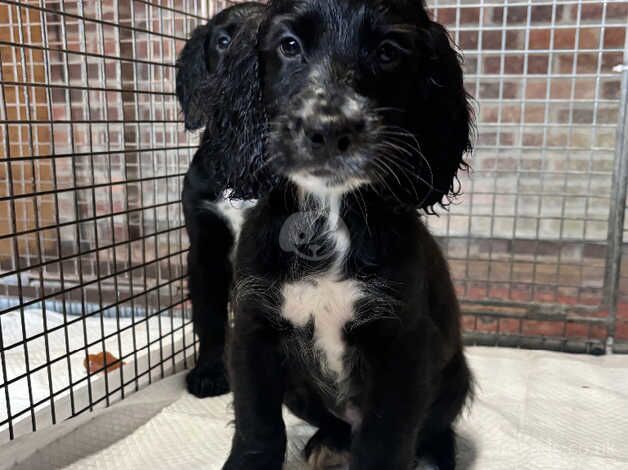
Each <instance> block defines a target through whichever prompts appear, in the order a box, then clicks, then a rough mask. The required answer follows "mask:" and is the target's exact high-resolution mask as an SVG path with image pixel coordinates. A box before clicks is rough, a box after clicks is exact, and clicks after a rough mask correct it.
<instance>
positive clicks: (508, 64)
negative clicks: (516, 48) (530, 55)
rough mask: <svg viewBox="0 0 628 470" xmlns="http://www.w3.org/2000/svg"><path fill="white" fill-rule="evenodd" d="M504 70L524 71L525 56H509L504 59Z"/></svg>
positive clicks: (509, 72) (515, 72)
mask: <svg viewBox="0 0 628 470" xmlns="http://www.w3.org/2000/svg"><path fill="white" fill-rule="evenodd" d="M504 72H506V73H507V74H521V73H523V57H521V56H507V57H506V59H505V61H504Z"/></svg>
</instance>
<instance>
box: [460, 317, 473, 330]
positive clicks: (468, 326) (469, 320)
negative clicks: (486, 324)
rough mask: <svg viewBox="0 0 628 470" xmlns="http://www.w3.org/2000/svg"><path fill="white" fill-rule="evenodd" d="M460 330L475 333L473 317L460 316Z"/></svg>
mask: <svg viewBox="0 0 628 470" xmlns="http://www.w3.org/2000/svg"><path fill="white" fill-rule="evenodd" d="M462 329H463V331H475V316H473V315H463V316H462Z"/></svg>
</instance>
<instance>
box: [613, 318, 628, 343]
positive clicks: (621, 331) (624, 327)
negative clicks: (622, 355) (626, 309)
mask: <svg viewBox="0 0 628 470" xmlns="http://www.w3.org/2000/svg"><path fill="white" fill-rule="evenodd" d="M615 338H616V339H620V340H628V322H627V321H618V322H617V325H616V326H615Z"/></svg>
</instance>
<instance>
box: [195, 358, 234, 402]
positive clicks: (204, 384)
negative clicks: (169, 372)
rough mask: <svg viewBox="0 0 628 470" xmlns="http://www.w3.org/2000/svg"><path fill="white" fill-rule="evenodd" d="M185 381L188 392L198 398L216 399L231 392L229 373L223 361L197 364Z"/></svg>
mask: <svg viewBox="0 0 628 470" xmlns="http://www.w3.org/2000/svg"><path fill="white" fill-rule="evenodd" d="M185 380H186V382H187V388H188V392H190V393H191V394H192V395H194V396H195V397H198V398H205V397H215V396H218V395H223V394H225V393H227V392H228V391H229V381H228V380H227V371H226V370H225V366H224V363H223V362H222V360H219V361H216V362H212V363H203V364H197V365H196V367H194V369H192V370H191V371H190V372H188V375H187V377H186V378H185Z"/></svg>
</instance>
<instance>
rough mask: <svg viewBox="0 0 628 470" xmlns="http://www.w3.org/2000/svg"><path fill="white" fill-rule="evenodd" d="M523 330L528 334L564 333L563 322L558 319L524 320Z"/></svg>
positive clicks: (552, 334) (547, 334)
mask: <svg viewBox="0 0 628 470" xmlns="http://www.w3.org/2000/svg"><path fill="white" fill-rule="evenodd" d="M522 332H523V334H524V335H528V336H549V337H561V336H562V335H563V324H562V322H558V321H537V320H524V321H523V325H522Z"/></svg>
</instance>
